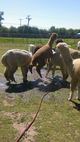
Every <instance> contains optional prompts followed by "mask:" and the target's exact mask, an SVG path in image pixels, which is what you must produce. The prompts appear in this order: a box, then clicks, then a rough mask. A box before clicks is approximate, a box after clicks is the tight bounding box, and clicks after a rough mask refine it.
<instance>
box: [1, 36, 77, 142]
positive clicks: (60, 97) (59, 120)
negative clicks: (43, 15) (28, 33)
mask: <svg viewBox="0 0 80 142" xmlns="http://www.w3.org/2000/svg"><path fill="white" fill-rule="evenodd" d="M78 40H79V39H65V41H66V42H67V43H68V44H70V45H71V46H72V48H76V44H77V41H78ZM46 41H47V39H20V38H19V39H18V38H17V39H16V38H0V57H1V56H2V54H3V53H4V52H5V51H7V50H8V49H12V48H20V49H27V48H28V44H29V43H32V44H45V43H46ZM3 71H4V67H3V65H2V64H0V75H1V76H3ZM17 74H19V75H20V72H19V71H17ZM41 94H42V92H40V91H37V90H34V89H32V90H30V91H26V92H22V93H7V92H5V90H3V91H1V92H0V142H14V141H15V139H16V137H17V136H18V135H19V134H18V132H17V130H16V129H14V127H13V123H14V122H17V123H26V124H27V123H28V122H31V120H32V119H33V117H32V114H35V113H36V111H37V109H38V106H39V103H40V99H41V96H42V95H41ZM43 94H44V93H43ZM68 94H69V89H67V88H66V89H65V88H63V89H60V90H57V91H55V92H50V94H49V95H48V97H46V98H44V101H43V103H42V107H41V110H40V112H39V115H38V117H37V119H36V121H35V123H34V124H33V126H35V131H36V133H37V135H35V136H34V141H35V142H79V141H80V111H79V110H78V109H77V107H76V105H75V103H77V104H78V105H80V102H79V101H77V100H75V99H74V101H75V103H72V102H69V101H67V98H68ZM75 94H76V93H75ZM74 97H75V96H74ZM5 102H7V104H6V103H5ZM7 113H9V114H13V118H12V117H11V116H9V115H7ZM18 113H19V114H21V116H20V117H19V118H18V116H17V114H18ZM22 142H24V141H23V139H22Z"/></svg>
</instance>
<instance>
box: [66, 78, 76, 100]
mask: <svg viewBox="0 0 80 142" xmlns="http://www.w3.org/2000/svg"><path fill="white" fill-rule="evenodd" d="M77 83H78V81H77V80H76V79H72V80H71V84H70V95H69V98H68V100H69V101H70V100H72V97H73V95H74V91H75V88H76V86H77Z"/></svg>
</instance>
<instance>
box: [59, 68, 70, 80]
mask: <svg viewBox="0 0 80 142" xmlns="http://www.w3.org/2000/svg"><path fill="white" fill-rule="evenodd" d="M60 69H61V72H62V75H63V79H64V80H66V79H67V78H68V73H67V71H66V69H65V68H64V66H63V65H61V66H60Z"/></svg>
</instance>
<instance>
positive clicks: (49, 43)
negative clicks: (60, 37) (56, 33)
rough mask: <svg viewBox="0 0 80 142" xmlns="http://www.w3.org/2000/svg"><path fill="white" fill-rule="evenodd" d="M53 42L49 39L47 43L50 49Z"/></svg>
mask: <svg viewBox="0 0 80 142" xmlns="http://www.w3.org/2000/svg"><path fill="white" fill-rule="evenodd" d="M53 42H54V40H52V39H51V38H50V39H49V41H48V43H47V44H48V45H49V47H51V48H52V44H53Z"/></svg>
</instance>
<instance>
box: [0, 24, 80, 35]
mask: <svg viewBox="0 0 80 142" xmlns="http://www.w3.org/2000/svg"><path fill="white" fill-rule="evenodd" d="M52 32H56V33H57V34H58V37H59V38H80V29H66V28H55V27H54V26H52V27H51V28H50V29H48V30H46V29H39V28H37V27H30V26H26V25H24V26H20V27H18V28H16V27H13V26H12V27H10V28H7V27H4V26H1V27H0V37H21V38H48V37H49V36H50V34H51V33H52Z"/></svg>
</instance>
